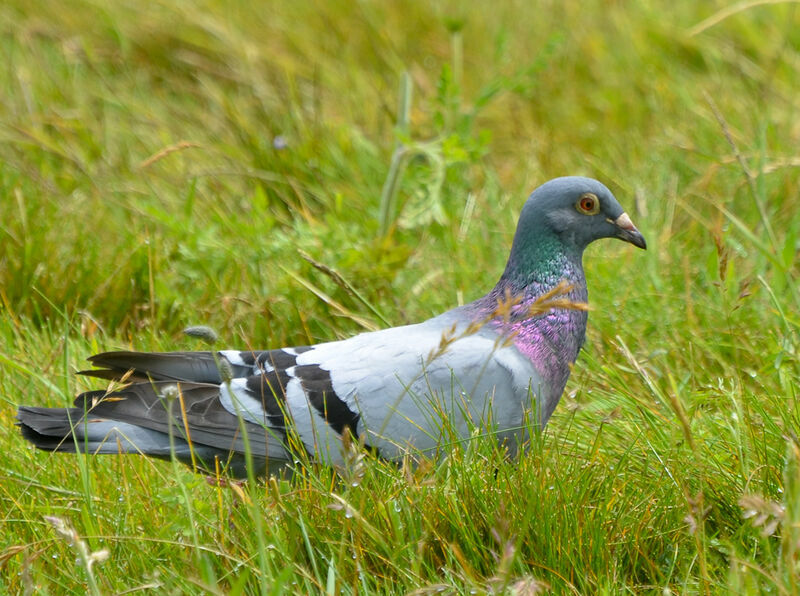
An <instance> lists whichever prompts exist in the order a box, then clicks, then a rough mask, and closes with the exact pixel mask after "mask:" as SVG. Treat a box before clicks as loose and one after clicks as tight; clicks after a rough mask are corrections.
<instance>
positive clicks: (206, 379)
mask: <svg viewBox="0 0 800 596" xmlns="http://www.w3.org/2000/svg"><path fill="white" fill-rule="evenodd" d="M89 361H90V362H91V363H92V364H93V365H94V366H96V367H98V368H95V369H92V370H83V371H81V372H80V374H82V375H87V376H90V377H98V378H101V379H112V380H117V381H118V380H125V381H137V380H138V381H192V382H195V383H214V384H219V383H221V382H222V375H220V369H219V356H218V355H217V354H216V353H215V352H124V351H123V352H103V353H102V354H96V355H94V356H92V357H91V358H89ZM232 372H239V371H232ZM245 372H247V371H245ZM233 376H236V375H235V374H234V375H233Z"/></svg>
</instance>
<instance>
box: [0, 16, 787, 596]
mask: <svg viewBox="0 0 800 596" xmlns="http://www.w3.org/2000/svg"><path fill="white" fill-rule="evenodd" d="M798 25H800V7H798V5H797V3H793V2H776V3H767V2H749V3H748V2H744V3H739V4H734V5H729V4H726V3H724V2H708V3H694V2H673V3H665V2H639V3H632V2H609V3H596V4H588V3H579V2H536V3H525V2H510V1H509V2H501V3H497V4H495V5H492V6H488V5H486V4H485V3H477V2H440V3H430V4H428V3H422V2H364V1H362V2H356V3H351V2H341V1H338V0H334V1H332V2H327V3H312V2H294V3H282V2H263V3H248V2H234V3H223V2H219V1H218V0H208V1H206V2H194V3H192V2H187V1H182V0H173V1H161V2H154V3H148V4H137V3H129V2H124V1H121V0H112V1H110V2H104V3H99V2H92V1H77V0H69V1H68V2H52V1H48V0H40V1H34V2H21V1H17V0H9V1H7V2H5V3H3V5H2V6H0V44H2V54H3V56H4V60H3V61H2V65H0V84H2V88H3V89H4V92H3V95H2V97H3V100H2V102H0V303H1V304H2V317H1V318H0V362H1V363H2V368H0V371H1V372H2V377H0V388H2V391H0V393H2V395H3V400H4V401H3V407H2V410H0V420H2V423H3V424H2V428H3V429H4V430H2V431H0V442H1V443H2V445H3V451H4V453H6V460H5V463H4V466H3V468H2V469H1V470H0V475H2V478H3V482H2V485H3V486H2V488H0V499H2V501H0V502H2V504H3V505H2V510H0V512H4V515H3V519H4V522H5V524H6V526H7V528H6V531H4V532H3V534H4V542H5V547H4V550H3V551H2V553H0V566H2V567H0V573H2V574H5V576H6V582H7V586H9V589H10V590H11V591H17V592H18V591H24V590H26V589H27V590H31V589H34V588H35V589H36V590H38V591H43V593H48V592H49V593H53V594H60V593H66V592H69V593H82V592H83V590H85V589H86V587H87V586H89V587H91V581H90V579H91V577H90V576H91V574H88V575H87V573H86V571H85V569H84V568H81V566H80V565H78V566H76V565H74V564H73V563H72V562H71V559H72V555H71V554H70V553H71V551H70V550H69V546H68V545H66V544H65V543H62V542H60V541H59V540H58V539H57V537H56V536H55V534H54V533H53V532H52V530H50V529H49V526H47V525H46V523H45V522H44V521H43V518H42V516H43V515H45V514H47V515H58V516H61V517H64V518H69V519H71V520H72V522H73V524H74V525H75V527H76V529H78V531H79V533H80V534H85V535H87V536H89V538H87V540H89V543H90V545H91V547H92V548H101V547H102V546H105V547H106V548H111V555H112V558H111V561H109V562H106V563H103V564H102V565H101V566H99V567H95V570H96V572H97V573H98V574H99V575H100V577H99V579H98V580H97V581H98V582H99V587H98V589H100V590H102V591H103V592H106V591H107V592H119V591H122V590H126V589H133V588H136V587H137V586H138V587H142V586H149V585H151V584H152V586H151V588H149V589H152V590H165V591H168V590H173V591H174V592H175V593H181V592H187V591H189V592H197V593H204V592H205V591H209V592H213V591H214V590H221V591H223V592H227V593H257V592H259V591H261V592H264V591H267V590H268V589H272V590H274V591H275V593H280V591H281V590H284V591H299V592H303V591H306V592H308V591H321V592H322V591H326V592H328V593H336V592H339V591H345V592H348V591H350V592H361V593H366V592H370V591H376V592H391V593H405V592H408V591H410V590H412V589H417V588H422V589H430V590H434V589H438V588H437V586H438V587H441V588H442V589H443V590H454V591H456V592H463V591H469V590H476V591H477V592H482V591H483V592H485V591H487V590H495V591H497V590H501V591H502V590H503V589H510V586H511V585H512V584H513V583H514V582H516V581H525V578H528V579H530V581H533V578H536V579H537V580H541V581H543V582H547V583H548V584H549V585H551V586H552V587H553V588H554V589H555V590H556V591H558V592H562V591H564V592H567V591H574V592H578V593H600V592H610V593H614V592H617V591H618V590H627V591H632V592H637V593H638V592H650V591H655V590H669V591H673V592H686V593H694V592H698V591H702V592H712V591H713V592H726V591H730V592H732V593H742V592H743V591H748V590H765V591H774V592H778V593H796V591H797V589H798V588H797V573H798V569H797V564H798V561H797V555H796V553H797V549H798V545H797V538H798V536H797V528H796V524H797V523H799V522H800V511H798V507H800V506H798V505H797V503H798V502H800V490H798V489H797V488H796V487H797V483H798V479H800V471H798V469H797V465H798V464H797V457H796V453H797V434H799V431H798V411H797V404H796V400H795V391H796V389H795V388H796V386H797V379H798V362H797V347H798V343H797V341H798V338H797V326H798V318H797V309H798V306H800V297H798V288H797V266H796V263H795V261H796V253H797V248H798V244H797V238H798V225H800V224H799V223H798V222H799V221H800V220H798V217H797V216H796V213H797V205H798V198H799V197H798V189H799V188H800V177H799V176H798V167H800V153H798V147H799V146H800V119H798V108H800V101H798V93H797V89H798V82H799V81H800V50H798V48H800V27H799V26H798ZM393 173H394V174H396V176H394V177H393V175H392V174H393ZM566 174H583V175H590V176H594V177H597V178H599V179H601V180H602V181H604V182H605V183H606V184H608V185H609V186H610V187H611V188H612V190H614V192H615V193H616V194H617V196H618V198H619V199H620V201H621V203H622V204H623V205H625V206H626V208H627V209H628V211H629V213H631V215H632V217H633V219H634V221H635V222H636V223H637V225H638V226H639V228H640V229H641V230H642V231H643V232H644V234H645V236H646V237H647V239H648V246H649V250H648V252H647V253H646V254H644V253H639V252H638V251H636V252H635V251H632V250H630V248H629V247H628V246H625V245H622V244H621V243H612V242H605V243H602V244H598V245H595V246H592V247H591V248H590V249H589V251H588V252H587V255H586V263H585V264H586V269H587V277H588V278H589V289H590V300H591V303H592V306H593V312H592V313H591V315H590V329H589V336H588V341H587V346H586V349H585V350H584V352H583V354H582V355H581V358H580V359H579V361H578V363H577V365H576V368H575V371H574V374H573V377H572V379H571V381H570V384H569V386H568V391H567V394H568V395H567V397H566V398H565V399H564V400H563V401H564V403H562V405H561V406H560V407H559V409H558V410H557V412H556V415H555V416H554V419H553V420H552V422H551V424H550V426H549V427H548V430H547V432H546V433H545V435H544V436H543V437H542V441H541V444H540V445H538V446H536V447H535V448H534V449H532V452H531V454H530V455H529V456H528V457H527V458H525V459H524V460H523V461H522V462H520V463H518V464H516V465H509V464H507V463H505V462H504V461H503V460H502V458H500V457H498V456H497V455H496V454H495V453H494V451H493V450H492V449H491V448H490V446H486V445H484V446H482V447H475V449H477V450H478V452H477V454H472V453H471V451H470V448H469V447H464V449H465V451H464V452H463V453H461V452H457V453H456V454H455V455H454V456H453V458H451V459H450V460H448V461H447V462H445V464H443V466H442V467H438V468H435V469H431V470H427V471H425V470H423V471H421V472H418V475H419V477H415V478H412V479H408V478H406V477H404V476H403V475H402V474H401V473H400V472H399V471H397V470H394V469H392V468H383V467H382V466H380V465H379V464H377V463H375V464H374V468H371V470H370V472H369V474H368V475H367V478H368V480H367V481H365V482H363V483H359V485H358V486H357V487H351V488H349V489H346V487H345V488H342V489H341V490H342V491H344V493H345V497H346V498H348V499H349V498H352V499H354V501H353V502H352V504H353V507H355V508H356V509H357V510H358V511H359V512H360V513H359V515H356V516H351V517H345V518H344V519H342V516H340V517H337V518H336V519H331V515H333V514H332V513H331V511H339V510H336V509H335V508H334V509H329V508H328V507H327V506H328V505H336V503H339V502H338V501H331V499H332V497H331V495H330V493H331V492H332V491H333V492H334V493H336V491H338V490H339V488H337V485H336V483H335V480H333V478H332V477H330V476H327V475H326V474H327V473H326V472H324V471H316V472H315V474H317V476H313V477H311V478H307V479H306V480H305V481H303V482H304V483H305V484H304V483H302V482H298V483H296V484H293V485H280V486H278V485H276V487H275V490H274V491H271V490H263V488H264V487H262V488H261V489H257V488H252V489H248V490H250V491H251V492H250V493H248V494H249V497H248V498H249V499H250V502H251V503H253V506H252V507H250V508H248V507H244V506H241V507H237V506H236V503H237V502H238V501H237V499H238V498H239V496H238V493H236V492H235V491H234V492H231V491H227V492H226V491H222V490H221V489H214V488H210V487H206V486H205V484H203V483H202V482H201V481H198V480H197V479H196V478H194V477H193V476H191V475H190V474H188V473H184V472H182V471H181V472H174V471H173V469H172V468H171V466H170V465H169V464H168V463H167V464H161V463H156V464H153V463H150V462H140V461H134V460H135V458H129V459H118V458H111V459H105V460H102V461H96V460H94V459H92V460H89V461H87V462H84V461H83V460H70V459H66V458H60V457H49V456H46V455H43V454H35V453H33V452H31V451H30V450H29V449H27V448H26V446H25V445H24V444H23V442H22V440H21V438H20V437H19V436H18V434H17V433H16V431H15V430H14V429H13V420H14V410H15V407H16V404H17V403H20V402H27V403H38V404H52V405H55V404H59V405H63V404H65V403H67V402H68V401H69V399H70V397H71V396H72V394H73V393H74V392H75V391H77V390H79V389H80V388H81V387H83V386H84V382H83V381H80V380H76V379H74V377H73V376H72V371H74V370H75V369H76V368H81V367H83V364H82V360H83V358H84V357H85V356H87V355H88V354H90V353H91V352H93V351H96V350H101V349H113V348H121V347H131V348H134V349H151V350H154V349H160V350H169V349H186V348H198V349H199V346H198V345H197V343H196V340H191V339H189V338H186V337H184V336H183V335H182V334H181V329H183V328H184V327H185V326H186V325H190V324H207V325H210V326H212V327H213V328H215V329H217V330H218V331H219V332H220V334H221V337H222V343H223V344H224V345H226V346H239V347H245V346H247V347H267V346H279V345H292V344H304V343H308V342H315V341H322V340H329V339H335V338H338V337H343V336H346V335H348V334H351V333H354V332H358V331H360V330H363V329H371V328H377V327H382V326H386V325H396V324H402V323H406V322H412V321H416V320H420V319H423V318H426V317H428V316H430V315H432V314H435V313H437V312H440V311H442V310H444V309H446V308H449V307H451V306H453V305H455V304H457V303H461V302H465V301H469V300H471V299H473V298H475V297H477V296H479V295H481V294H483V293H484V292H485V291H486V290H487V289H488V288H489V287H491V286H492V285H493V284H494V282H495V281H496V278H497V277H498V275H499V274H500V272H501V270H502V267H503V265H504V263H505V258H506V256H507V250H508V247H509V245H510V240H511V237H512V234H513V231H514V226H515V223H516V217H517V215H518V212H519V209H520V207H521V205H522V203H523V202H524V199H525V196H526V195H527V193H528V192H530V190H532V189H533V188H534V187H535V186H536V185H538V184H539V183H541V182H543V181H545V180H546V179H549V178H551V177H555V176H559V175H566ZM332 272H335V273H332ZM481 450H482V451H481ZM487 461H488V462H489V463H488V464H487ZM487 465H490V466H494V467H496V468H498V469H499V470H500V471H501V472H500V473H498V474H496V475H495V476H494V477H493V478H486V477H485V476H486V469H491V468H487ZM426 474H427V476H426ZM429 481H430V482H429ZM555 487H557V489H558V490H556V488H555ZM340 488H341V487H340ZM189 489H191V490H189ZM345 489H346V490H345ZM348 491H354V492H353V494H350V495H349V496H348ZM556 493H557V494H556ZM188 495H191V497H189V496H188ZM743 495H745V496H747V495H756V498H757V500H756V501H745V505H744V506H743V505H741V504H740V499H741V498H742V496H743ZM758 499H761V500H760V501H759V500H758ZM375 503H378V504H379V506H377V507H375ZM390 505H391V506H390ZM394 507H397V508H398V510H397V511H394ZM759 507H760V508H761V509H758V508H759ZM770 507H772V509H770ZM776 507H777V509H776ZM754 508H755V509H754ZM264 509H269V510H270V511H271V512H272V513H274V519H272V518H271V517H268V518H266V522H265V523H264V525H263V526H262V525H256V527H257V528H258V531H256V532H255V533H254V534H253V533H251V532H250V530H248V528H252V527H253V524H256V520H257V519H258V520H260V519H261V515H262V514H263V511H264ZM756 510H757V511H756ZM176 511H178V512H179V513H180V515H178V516H177V517H176V513H175V512H176ZM348 511H349V510H348ZM498 511H500V512H501V513H498ZM745 511H751V512H752V511H756V513H755V514H754V515H753V516H752V517H751V518H750V520H745V519H743V512H745ZM770 512H772V513H770ZM398 515H399V516H400V517H401V518H402V519H401V520H400V521H399V522H398V521H397V520H395V519H394V518H395V517H397V516H398ZM198 519H200V520H203V523H199V522H197V523H196V520H198ZM353 519H355V520H356V521H355V522H354V521H352V520H353ZM753 519H755V521H756V522H759V523H756V524H753V523H752V521H753ZM359 520H360V521H359ZM393 520H394V521H393ZM448 520H450V522H448ZM772 521H775V527H770V523H771V522H772ZM362 522H363V524H366V525H365V526H363V527H362V526H359V525H358V524H360V523H362ZM779 522H780V523H779ZM259 523H260V522H259ZM398 523H399V525H397V524H398ZM382 524H385V525H386V527H385V528H384V529H383V530H382V531H379V529H380V528H383V526H382ZM367 527H369V528H372V530H374V532H371V531H370V530H365V529H364V528H367ZM401 527H402V531H401V530H400V529H398V528H401ZM359 528H360V529H359ZM376 528H377V529H376ZM504 528H505V530H504ZM766 530H770V531H769V532H767V531H766ZM359 532H362V533H361V534H360V533H359ZM45 536H46V537H45ZM176 536H177V538H176ZM269 545H272V548H271V549H268V548H267V547H268V546H269ZM271 550H275V551H276V552H277V553H278V554H274V553H272V552H271ZM509 553H510V554H509ZM256 555H257V556H256ZM273 555H274V556H273ZM351 555H352V556H351ZM254 556H255V559H253V558H252V557H254ZM53 557H55V558H53ZM59 557H60V559H59ZM270 557H272V558H270ZM53 561H55V562H53ZM503 574H505V575H503ZM498 578H500V579H498ZM520 578H521V579H520ZM492 582H494V583H492ZM497 582H500V583H497ZM502 582H505V583H502ZM153 586H158V587H153ZM498 586H500V587H498ZM531 589H532V588H531ZM331 590H333V592H331Z"/></svg>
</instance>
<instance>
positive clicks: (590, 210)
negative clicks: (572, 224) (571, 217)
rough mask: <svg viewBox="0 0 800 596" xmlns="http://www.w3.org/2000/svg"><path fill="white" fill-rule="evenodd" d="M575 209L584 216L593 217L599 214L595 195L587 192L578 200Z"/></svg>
mask: <svg viewBox="0 0 800 596" xmlns="http://www.w3.org/2000/svg"><path fill="white" fill-rule="evenodd" d="M575 208H576V209H577V210H578V211H580V212H581V213H584V214H586V215H595V214H597V213H599V212H600V201H599V200H598V198H597V195H594V194H592V193H590V192H587V193H586V194H585V195H582V196H581V198H580V199H578V202H577V203H575Z"/></svg>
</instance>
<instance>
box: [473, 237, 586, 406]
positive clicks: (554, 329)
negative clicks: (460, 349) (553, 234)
mask: <svg viewBox="0 0 800 596" xmlns="http://www.w3.org/2000/svg"><path fill="white" fill-rule="evenodd" d="M538 240H539V241H538V242H537V243H536V244H535V247H524V248H531V250H524V251H523V250H519V249H520V246H519V244H518V243H517V242H515V243H514V248H515V249H517V250H512V252H511V256H510V257H509V261H508V265H507V266H506V269H505V271H504V272H503V275H502V277H501V278H500V280H499V281H498V282H497V285H496V286H495V288H494V289H493V290H492V291H491V292H489V294H487V295H486V296H484V297H483V298H480V299H479V300H476V301H475V302H473V303H472V304H471V305H470V306H469V308H471V309H472V310H473V313H472V316H473V317H475V318H478V319H483V320H488V321H489V322H488V323H487V325H488V326H490V327H492V328H494V329H495V330H497V331H499V332H500V333H502V334H503V335H507V336H508V337H510V338H511V340H512V341H513V342H514V345H515V346H516V348H517V349H518V350H519V351H520V352H521V353H522V354H524V355H525V356H527V357H528V358H529V359H530V361H531V363H532V364H533V366H534V367H535V368H536V370H537V371H538V372H539V374H540V378H541V379H542V382H543V383H544V384H545V387H544V388H542V390H543V391H546V393H547V394H552V396H553V400H548V399H546V400H544V403H550V402H552V403H553V405H554V404H555V401H557V399H556V398H557V396H560V395H561V393H562V392H563V390H564V386H565V385H566V382H567V378H568V377H569V372H570V366H571V364H572V363H573V362H574V361H575V359H576V358H577V357H578V352H579V351H580V348H581V346H582V345H583V340H584V337H585V333H586V320H587V315H586V311H585V310H579V309H569V308H551V309H549V310H547V311H545V312H544V313H541V312H540V311H539V312H540V314H532V310H534V311H535V310H536V309H532V307H534V306H535V303H536V302H537V300H539V299H540V298H541V297H542V296H543V295H544V294H546V293H547V292H549V291H551V290H553V289H554V288H556V287H557V286H558V284H559V283H560V282H561V281H562V280H563V281H566V282H567V284H569V286H570V289H569V291H568V292H567V293H566V295H560V296H557V297H556V298H568V299H569V300H570V301H572V302H576V303H586V301H587V291H586V278H585V277H584V274H583V265H582V262H581V261H582V254H581V252H578V251H575V250H570V249H568V247H565V246H564V245H563V244H562V243H561V242H559V241H558V239H557V238H552V239H546V238H542V237H539V238H538ZM508 297H510V298H512V299H513V302H512V304H513V306H511V309H510V312H505V313H504V312H503V307H502V306H500V305H502V304H503V303H504V302H506V301H507V298H508ZM534 390H535V391H537V393H538V392H539V390H537V389H536V388H534ZM543 397H549V395H548V396H543ZM548 415H549V414H548Z"/></svg>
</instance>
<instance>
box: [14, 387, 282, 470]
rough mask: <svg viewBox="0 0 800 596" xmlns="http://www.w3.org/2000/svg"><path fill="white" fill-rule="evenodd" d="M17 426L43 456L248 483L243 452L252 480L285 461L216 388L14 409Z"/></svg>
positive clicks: (92, 395)
mask: <svg viewBox="0 0 800 596" xmlns="http://www.w3.org/2000/svg"><path fill="white" fill-rule="evenodd" d="M17 425H18V426H19V427H20V430H21V432H22V436H23V437H24V438H25V439H27V440H28V441H30V442H31V443H33V444H34V445H35V446H36V447H38V448H39V449H43V450H46V451H61V452H67V453H90V454H95V453H136V454H141V455H147V456H150V457H155V458H160V459H170V458H171V457H175V458H176V459H178V460H179V461H181V462H182V463H185V464H187V465H189V466H191V467H193V468H194V469H197V470H204V471H209V472H214V471H216V470H217V469H224V470H226V471H227V473H228V474H230V475H232V476H238V477H244V476H247V467H246V456H245V453H246V451H247V450H248V449H249V450H250V455H251V460H252V462H253V470H254V471H255V473H256V475H263V474H265V473H267V472H268V471H273V470H274V469H277V468H279V467H280V466H282V465H283V464H285V463H286V458H287V455H286V452H285V450H284V448H283V447H282V444H281V441H280V440H279V439H277V438H276V437H273V436H272V435H270V434H269V431H268V430H267V429H266V425H265V426H264V427H262V426H261V425H258V424H253V423H250V422H244V421H242V420H240V419H239V418H238V417H236V416H234V415H232V414H231V413H229V412H228V411H227V410H225V408H224V407H223V406H222V404H221V403H220V401H219V387H218V386H217V385H212V384H207V383H185V382H178V383H175V382H165V381H160V382H149V383H135V384H133V385H130V386H129V387H126V388H124V389H121V390H119V391H114V392H111V393H106V392H104V391H89V392H86V393H83V394H81V395H79V396H78V398H77V399H76V401H75V407H73V408H40V407H33V406H20V407H19V410H18V412H17ZM245 435H246V440H245Z"/></svg>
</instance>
